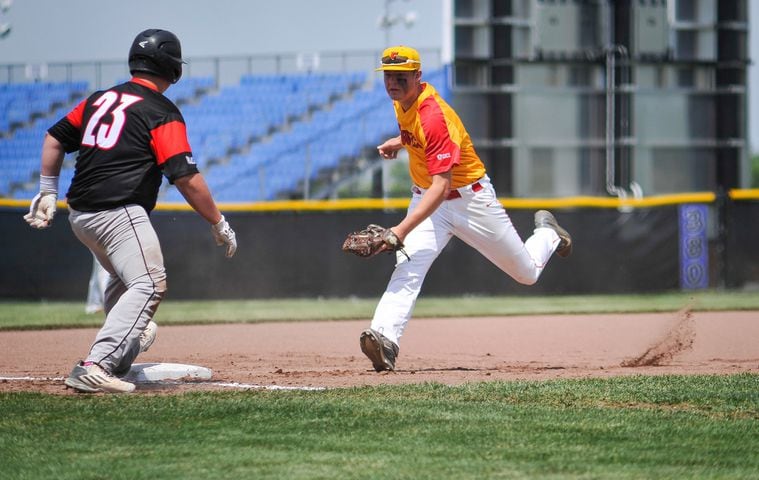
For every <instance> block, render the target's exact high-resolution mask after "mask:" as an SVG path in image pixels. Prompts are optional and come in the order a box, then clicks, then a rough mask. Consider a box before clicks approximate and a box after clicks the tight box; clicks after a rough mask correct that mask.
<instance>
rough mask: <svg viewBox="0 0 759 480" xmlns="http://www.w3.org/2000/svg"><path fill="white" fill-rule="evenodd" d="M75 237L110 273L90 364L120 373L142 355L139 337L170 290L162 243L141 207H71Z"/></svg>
mask: <svg viewBox="0 0 759 480" xmlns="http://www.w3.org/2000/svg"><path fill="white" fill-rule="evenodd" d="M69 222H70V223H71V229H72V230H73V232H74V235H76V237H77V238H78V239H79V240H80V241H81V242H82V243H83V244H84V245H85V246H86V247H87V248H89V249H90V251H92V253H93V254H94V255H95V256H96V257H97V259H98V261H99V262H100V264H101V265H102V266H103V268H105V269H106V270H107V271H108V273H109V274H110V278H109V280H108V286H107V287H106V290H105V305H104V306H105V314H106V318H105V323H104V324H103V327H102V328H101V329H100V331H99V332H98V333H97V336H96V337H95V342H94V343H93V344H92V347H91V348H90V352H89V355H88V356H87V358H86V359H85V361H91V362H95V363H97V364H99V365H100V366H101V367H103V368H104V369H105V370H107V371H109V372H112V373H114V374H117V375H120V374H124V373H126V372H128V371H129V368H130V367H131V366H132V363H133V362H134V360H135V358H137V355H139V353H140V341H139V337H140V334H141V333H142V331H143V330H144V329H145V327H146V326H147V324H148V322H149V321H150V320H152V318H153V316H154V315H155V312H156V310H157V309H158V305H159V304H160V303H161V299H162V298H163V295H164V293H165V292H166V270H165V268H164V264H163V254H162V253H161V244H160V242H159V241H158V235H156V232H155V230H154V229H153V225H152V224H151V223H150V217H148V214H147V212H145V209H144V208H143V207H141V206H139V205H126V206H123V207H118V208H114V209H112V210H105V211H101V212H79V211H77V210H74V209H72V208H69Z"/></svg>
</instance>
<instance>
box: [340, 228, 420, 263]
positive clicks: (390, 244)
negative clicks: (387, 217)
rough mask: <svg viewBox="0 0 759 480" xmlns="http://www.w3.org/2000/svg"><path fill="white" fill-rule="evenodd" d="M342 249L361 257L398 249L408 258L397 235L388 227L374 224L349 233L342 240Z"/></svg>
mask: <svg viewBox="0 0 759 480" xmlns="http://www.w3.org/2000/svg"><path fill="white" fill-rule="evenodd" d="M343 251H344V252H348V253H352V254H354V255H357V256H359V257H363V258H370V257H373V256H375V255H377V254H378V253H380V252H388V253H394V252H397V251H400V252H401V253H402V254H404V255H406V258H408V255H407V254H406V252H405V250H403V242H401V239H400V238H398V235H396V234H395V233H393V231H392V230H390V229H389V228H385V227H381V226H379V225H374V224H371V225H368V226H367V227H366V228H365V229H363V230H359V231H358V232H353V233H351V234H349V235H348V237H347V238H346V239H345V241H344V242H343Z"/></svg>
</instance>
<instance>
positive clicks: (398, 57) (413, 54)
mask: <svg viewBox="0 0 759 480" xmlns="http://www.w3.org/2000/svg"><path fill="white" fill-rule="evenodd" d="M380 62H381V64H382V66H380V67H379V68H377V69H375V70H374V71H375V72H379V71H382V70H401V71H404V70H405V71H413V70H419V69H420V68H422V62H421V60H419V52H417V51H416V50H414V49H413V48H411V47H404V46H403V45H398V46H395V47H390V48H386V49H385V51H384V52H382V58H381V59H380Z"/></svg>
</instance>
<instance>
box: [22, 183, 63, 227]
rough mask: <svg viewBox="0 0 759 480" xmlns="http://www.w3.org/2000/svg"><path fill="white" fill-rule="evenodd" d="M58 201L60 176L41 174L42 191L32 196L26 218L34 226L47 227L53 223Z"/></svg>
mask: <svg viewBox="0 0 759 480" xmlns="http://www.w3.org/2000/svg"><path fill="white" fill-rule="evenodd" d="M57 201H58V177H51V176H45V175H40V192H39V193H38V194H37V195H35V196H34V198H32V203H31V205H30V206H29V213H27V214H26V215H24V220H26V223H28V224H29V226H31V227H33V228H47V227H49V226H50V224H51V223H53V217H55V210H56V208H57Z"/></svg>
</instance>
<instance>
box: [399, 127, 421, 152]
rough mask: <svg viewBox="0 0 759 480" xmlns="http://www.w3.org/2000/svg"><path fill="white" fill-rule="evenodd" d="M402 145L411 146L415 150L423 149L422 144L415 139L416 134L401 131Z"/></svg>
mask: <svg viewBox="0 0 759 480" xmlns="http://www.w3.org/2000/svg"><path fill="white" fill-rule="evenodd" d="M401 143H403V144H404V145H411V146H412V147H415V148H422V144H421V143H420V142H419V140H417V139H416V137H414V134H413V133H411V132H409V131H408V130H401Z"/></svg>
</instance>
